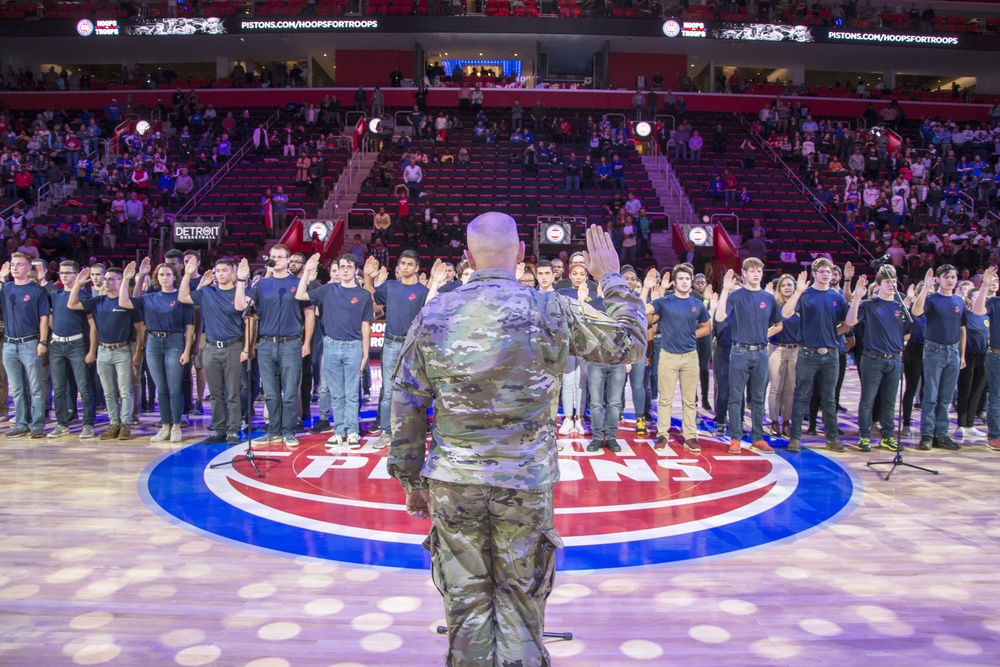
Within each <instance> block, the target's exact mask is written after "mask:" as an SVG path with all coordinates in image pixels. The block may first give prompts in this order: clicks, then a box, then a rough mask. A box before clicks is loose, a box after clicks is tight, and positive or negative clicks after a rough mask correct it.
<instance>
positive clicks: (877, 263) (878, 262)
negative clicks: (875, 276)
mask: <svg viewBox="0 0 1000 667" xmlns="http://www.w3.org/2000/svg"><path fill="white" fill-rule="evenodd" d="M891 261H892V257H889V254H888V253H886V254H885V255H882V256H881V257H879V258H877V259H873V260H872V261H871V264H869V266H871V267H872V268H873V269H880V268H882V266H883V265H884V264H888V263H889V262H891Z"/></svg>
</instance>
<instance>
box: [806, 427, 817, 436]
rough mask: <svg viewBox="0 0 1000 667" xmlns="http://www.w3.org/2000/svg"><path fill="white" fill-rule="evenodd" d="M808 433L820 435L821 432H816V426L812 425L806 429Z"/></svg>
mask: <svg viewBox="0 0 1000 667" xmlns="http://www.w3.org/2000/svg"><path fill="white" fill-rule="evenodd" d="M806 435H819V433H817V432H816V427H815V426H810V427H809V428H807V429H806Z"/></svg>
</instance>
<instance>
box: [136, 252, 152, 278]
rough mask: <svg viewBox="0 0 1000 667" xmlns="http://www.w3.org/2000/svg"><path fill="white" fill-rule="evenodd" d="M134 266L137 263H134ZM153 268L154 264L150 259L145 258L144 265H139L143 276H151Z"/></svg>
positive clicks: (143, 259)
mask: <svg viewBox="0 0 1000 667" xmlns="http://www.w3.org/2000/svg"><path fill="white" fill-rule="evenodd" d="M132 264H135V262H132ZM151 267H152V263H151V262H150V259H149V257H143V258H142V264H140V265H139V274H140V275H143V276H147V275H149V271H150V269H151Z"/></svg>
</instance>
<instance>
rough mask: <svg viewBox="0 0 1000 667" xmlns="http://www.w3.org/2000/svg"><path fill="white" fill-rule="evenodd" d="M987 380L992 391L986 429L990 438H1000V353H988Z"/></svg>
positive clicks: (987, 410) (987, 409)
mask: <svg viewBox="0 0 1000 667" xmlns="http://www.w3.org/2000/svg"><path fill="white" fill-rule="evenodd" d="M986 382H987V384H988V385H989V388H990V393H989V397H988V400H987V404H986V430H987V437H988V438H989V439H990V440H1000V354H997V353H996V352H987V353H986Z"/></svg>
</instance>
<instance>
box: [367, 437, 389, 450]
mask: <svg viewBox="0 0 1000 667" xmlns="http://www.w3.org/2000/svg"><path fill="white" fill-rule="evenodd" d="M391 444H392V436H391V435H389V434H388V433H383V434H382V435H380V436H379V437H378V439H377V440H375V442H373V443H372V449H385V448H386V447H388V446H389V445H391Z"/></svg>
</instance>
